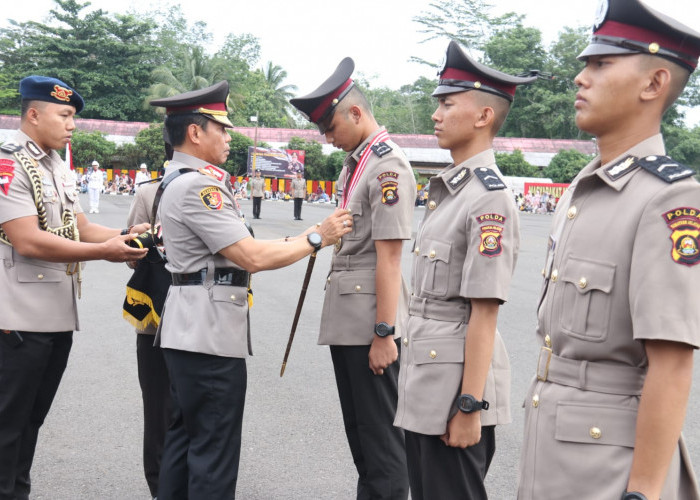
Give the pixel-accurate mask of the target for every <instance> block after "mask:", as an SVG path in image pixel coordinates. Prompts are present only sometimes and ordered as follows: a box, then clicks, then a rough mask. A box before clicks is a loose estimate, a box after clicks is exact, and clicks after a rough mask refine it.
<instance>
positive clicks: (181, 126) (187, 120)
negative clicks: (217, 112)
mask: <svg viewBox="0 0 700 500" xmlns="http://www.w3.org/2000/svg"><path fill="white" fill-rule="evenodd" d="M193 123H194V124H195V125H199V126H200V127H202V129H203V130H206V129H207V125H208V124H209V118H207V117H205V116H204V115H200V114H195V113H183V114H176V115H168V116H166V117H165V130H166V131H167V132H168V138H169V140H170V144H171V145H172V146H173V147H177V146H181V145H182V143H183V142H185V137H187V127H189V126H190V125H192V124H193Z"/></svg>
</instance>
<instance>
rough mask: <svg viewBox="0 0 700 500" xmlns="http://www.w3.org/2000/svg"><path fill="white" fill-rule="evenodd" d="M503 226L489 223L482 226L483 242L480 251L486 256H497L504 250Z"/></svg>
mask: <svg viewBox="0 0 700 500" xmlns="http://www.w3.org/2000/svg"><path fill="white" fill-rule="evenodd" d="M502 232H503V228H502V227H501V226H494V225H492V224H488V225H486V226H481V243H480V244H479V253H480V254H481V255H483V256H485V257H496V256H497V255H500V254H501V252H502V251H503V245H502V242H501V237H502V234H501V233H502Z"/></svg>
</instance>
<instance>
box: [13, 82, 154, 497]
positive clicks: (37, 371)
mask: <svg viewBox="0 0 700 500" xmlns="http://www.w3.org/2000/svg"><path fill="white" fill-rule="evenodd" d="M19 92H20V96H21V98H22V113H21V122H20V130H19V131H18V132H17V135H16V137H15V140H14V142H8V143H5V144H4V145H3V146H2V147H1V148H0V228H1V230H0V261H2V264H1V265H0V304H2V314H0V499H2V500H7V499H13V500H14V499H26V498H28V497H29V491H30V487H31V482H30V474H29V472H30V469H31V465H32V460H33V458H34V450H35V448H36V442H37V437H38V433H39V428H40V427H41V425H42V424H43V422H44V419H45V418H46V415H47V414H48V412H49V409H50V407H51V403H52V401H53V398H54V395H55V394H56V391H57V389H58V385H59V383H60V381H61V377H62V375H63V371H64V369H65V367H66V363H67V361H68V354H69V352H70V348H71V344H72V342H73V330H77V329H78V328H79V325H78V313H77V301H76V294H79V293H80V280H81V278H80V276H81V266H80V262H81V261H87V260H97V259H105V260H110V261H113V262H125V261H128V260H137V259H139V258H141V257H143V256H144V255H145V252H146V251H145V250H141V249H133V248H130V247H129V246H128V245H127V244H126V241H127V240H128V239H130V238H131V236H130V235H128V234H127V233H128V231H126V230H124V231H122V232H121V233H122V234H121V235H120V230H119V229H111V228H108V227H104V226H100V225H97V224H93V223H90V222H89V221H88V220H87V217H86V216H85V215H84V214H83V210H82V208H81V206H80V203H79V201H78V193H77V192H76V188H75V182H74V181H73V177H72V176H71V174H70V170H69V169H68V167H66V166H65V164H64V162H63V160H62V159H61V158H60V157H59V156H58V154H56V152H55V150H60V149H62V148H63V147H65V146H66V144H67V143H68V142H70V139H71V136H72V134H73V130H75V122H74V115H75V114H76V113H79V112H80V110H82V109H83V105H84V101H83V99H82V97H80V94H78V93H77V92H76V91H75V90H74V89H73V88H71V87H69V86H68V85H66V84H65V83H63V82H62V81H60V80H57V79H55V78H48V77H43V76H28V77H26V78H24V79H23V80H22V81H21V82H20V86H19ZM147 228H148V225H147V224H143V225H140V226H137V227H135V228H134V230H133V231H134V233H138V232H141V231H145V230H146V229H147Z"/></svg>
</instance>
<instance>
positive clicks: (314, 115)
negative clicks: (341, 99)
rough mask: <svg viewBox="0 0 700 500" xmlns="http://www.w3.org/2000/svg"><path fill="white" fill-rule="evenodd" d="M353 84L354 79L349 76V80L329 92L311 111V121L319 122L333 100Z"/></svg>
mask: <svg viewBox="0 0 700 500" xmlns="http://www.w3.org/2000/svg"><path fill="white" fill-rule="evenodd" d="M351 84H352V79H350V78H348V80H347V81H346V82H345V83H344V84H342V85H341V86H340V87H338V88H337V89H336V91H335V92H332V93H330V94H328V95H327V96H326V97H325V98H324V99H323V100H322V101H321V103H320V104H319V105H318V106H316V109H314V110H313V111H312V112H311V113H309V118H311V121H312V122H314V123H318V120H320V119H321V117H322V116H323V114H324V113H325V112H326V109H328V106H330V105H331V103H332V102H333V99H335V98H336V97H338V96H339V95H340V94H342V93H343V91H344V90H345V89H346V88H348V87H349V86H350V85H351Z"/></svg>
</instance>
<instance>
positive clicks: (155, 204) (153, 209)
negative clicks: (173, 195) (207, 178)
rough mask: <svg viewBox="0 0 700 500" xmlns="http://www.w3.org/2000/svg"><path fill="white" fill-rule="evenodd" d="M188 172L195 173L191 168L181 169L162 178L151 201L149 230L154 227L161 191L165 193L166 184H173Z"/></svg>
mask: <svg viewBox="0 0 700 500" xmlns="http://www.w3.org/2000/svg"><path fill="white" fill-rule="evenodd" d="M188 172H196V170H195V169H193V168H181V169H179V170H177V171H176V172H173V173H172V174H170V175H168V176H167V177H164V178H163V181H162V182H161V183H160V186H158V191H156V196H155V198H154V199H153V207H151V230H153V228H155V227H156V215H157V214H158V205H160V197H161V196H163V191H165V188H166V187H168V184H170V183H171V182H173V181H174V180H175V179H177V178H178V177H180V176H181V175H182V174H186V173H188Z"/></svg>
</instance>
